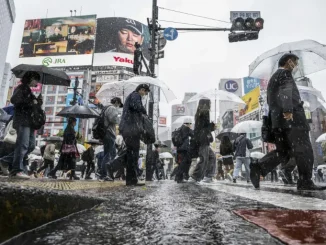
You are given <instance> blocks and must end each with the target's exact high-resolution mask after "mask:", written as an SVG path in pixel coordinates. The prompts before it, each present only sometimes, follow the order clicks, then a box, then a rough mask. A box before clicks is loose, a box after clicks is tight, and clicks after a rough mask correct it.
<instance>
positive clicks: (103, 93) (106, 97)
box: [96, 81, 137, 105]
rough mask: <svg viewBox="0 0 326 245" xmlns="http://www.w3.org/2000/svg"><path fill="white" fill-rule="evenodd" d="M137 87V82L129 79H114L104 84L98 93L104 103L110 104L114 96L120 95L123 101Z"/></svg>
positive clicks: (97, 95) (97, 96)
mask: <svg viewBox="0 0 326 245" xmlns="http://www.w3.org/2000/svg"><path fill="white" fill-rule="evenodd" d="M136 87H137V84H134V83H131V82H129V81H112V82H108V83H105V84H103V85H102V87H101V88H100V90H99V91H98V92H97V94H96V98H98V99H99V100H100V101H101V103H102V104H103V105H108V104H109V103H110V101H111V99H112V98H114V97H119V98H121V100H122V101H124V100H125V99H126V97H127V96H128V95H129V94H130V93H132V92H133V91H134V90H135V89H136Z"/></svg>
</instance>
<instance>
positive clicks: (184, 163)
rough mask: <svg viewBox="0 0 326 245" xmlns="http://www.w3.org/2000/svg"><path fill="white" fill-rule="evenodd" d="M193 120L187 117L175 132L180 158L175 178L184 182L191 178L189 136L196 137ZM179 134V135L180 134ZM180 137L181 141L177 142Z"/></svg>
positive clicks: (179, 181)
mask: <svg viewBox="0 0 326 245" xmlns="http://www.w3.org/2000/svg"><path fill="white" fill-rule="evenodd" d="M191 125H192V120H191V119H190V118H185V119H184V122H183V125H182V126H181V127H180V128H179V129H178V130H177V132H176V133H175V135H174V136H175V139H174V142H175V143H176V144H177V145H175V146H176V147H177V154H178V157H179V159H180V165H179V167H178V170H177V173H176V176H175V180H176V181H177V183H183V182H185V181H184V179H185V180H188V179H189V168H190V165H191V156H190V140H189V138H192V137H194V132H193V130H192V129H191ZM178 134H179V135H178ZM178 139H180V142H177V141H178Z"/></svg>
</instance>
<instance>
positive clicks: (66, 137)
mask: <svg viewBox="0 0 326 245" xmlns="http://www.w3.org/2000/svg"><path fill="white" fill-rule="evenodd" d="M76 121H77V120H76V118H73V117H69V119H68V125H67V127H66V129H65V131H64V134H63V142H62V146H61V149H60V158H59V162H58V164H57V166H56V167H55V168H54V169H53V170H52V171H51V172H50V173H49V174H48V176H49V177H51V178H54V179H56V178H57V177H56V172H57V170H59V169H64V170H68V171H69V170H70V180H72V179H74V180H79V177H77V176H76V173H75V169H76V155H79V153H78V149H77V138H76V132H75V129H74V127H75V126H76ZM64 144H67V145H74V146H75V152H72V153H64V152H63V147H64Z"/></svg>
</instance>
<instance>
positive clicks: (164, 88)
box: [126, 76, 177, 103]
mask: <svg viewBox="0 0 326 245" xmlns="http://www.w3.org/2000/svg"><path fill="white" fill-rule="evenodd" d="M126 82H130V83H135V84H137V85H138V84H142V83H146V84H151V85H154V86H157V87H159V88H160V89H161V90H162V92H163V95H164V97H165V99H166V101H167V102H168V103H170V102H171V101H173V100H175V99H176V98H177V97H176V96H175V94H174V93H173V91H172V90H171V89H170V88H169V87H168V86H167V85H166V84H165V83H164V82H163V81H161V80H159V79H157V78H152V77H144V76H136V77H132V78H130V79H129V80H127V81H126Z"/></svg>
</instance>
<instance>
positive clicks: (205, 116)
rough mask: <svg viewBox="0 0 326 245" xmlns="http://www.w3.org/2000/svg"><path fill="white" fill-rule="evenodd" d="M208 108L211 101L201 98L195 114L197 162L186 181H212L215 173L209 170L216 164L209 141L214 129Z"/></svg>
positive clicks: (210, 141) (211, 139)
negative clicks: (197, 148)
mask: <svg viewBox="0 0 326 245" xmlns="http://www.w3.org/2000/svg"><path fill="white" fill-rule="evenodd" d="M210 108H211V101H210V100H209V99H201V100H199V104H198V108H197V112H196V115H195V129H194V144H196V145H197V147H199V151H198V155H199V162H198V163H197V165H196V168H195V170H194V172H193V173H192V176H191V177H190V178H189V180H188V181H189V182H197V183H198V184H200V183H201V181H202V180H204V182H212V181H213V177H214V174H215V173H211V172H210V171H211V170H212V169H213V164H216V156H215V153H214V152H213V150H212V149H211V148H210V143H212V142H213V135H212V131H214V130H215V124H214V123H212V122H210V115H209V113H210ZM214 169H215V168H214ZM204 177H205V178H204Z"/></svg>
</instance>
